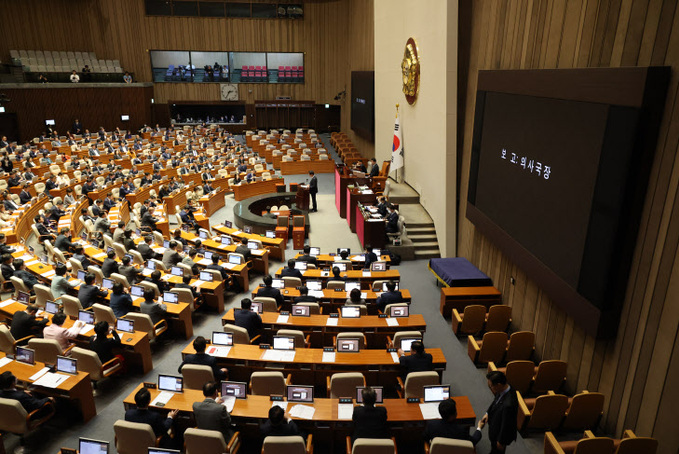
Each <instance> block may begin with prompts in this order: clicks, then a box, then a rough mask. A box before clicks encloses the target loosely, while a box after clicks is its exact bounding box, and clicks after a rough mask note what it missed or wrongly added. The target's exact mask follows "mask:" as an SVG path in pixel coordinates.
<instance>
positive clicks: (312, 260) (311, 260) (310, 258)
mask: <svg viewBox="0 0 679 454" xmlns="http://www.w3.org/2000/svg"><path fill="white" fill-rule="evenodd" d="M297 261H298V262H307V263H313V264H314V265H315V264H316V257H314V256H313V255H306V254H305V255H301V256H299V258H298V259H297Z"/></svg>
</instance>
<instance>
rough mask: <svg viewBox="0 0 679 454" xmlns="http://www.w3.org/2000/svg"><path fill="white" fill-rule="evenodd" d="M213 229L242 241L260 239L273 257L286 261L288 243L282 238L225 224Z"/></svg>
mask: <svg viewBox="0 0 679 454" xmlns="http://www.w3.org/2000/svg"><path fill="white" fill-rule="evenodd" d="M212 230H214V231H215V232H217V233H220V234H223V235H229V236H230V237H231V238H234V239H237V240H238V241H240V239H241V238H247V239H250V240H259V241H261V242H262V245H263V246H264V247H265V248H266V249H268V250H269V252H270V253H271V258H273V259H276V260H280V261H281V262H285V248H286V244H285V243H284V242H283V240H282V239H281V238H266V237H263V236H260V235H257V234H255V233H245V232H243V231H242V230H239V229H234V228H229V227H226V226H224V225H223V224H217V225H215V226H213V227H212Z"/></svg>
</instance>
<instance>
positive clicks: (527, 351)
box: [506, 331, 535, 361]
mask: <svg viewBox="0 0 679 454" xmlns="http://www.w3.org/2000/svg"><path fill="white" fill-rule="evenodd" d="M533 350H535V333H533V332H532V331H518V332H516V333H513V334H512V335H511V337H510V338H509V344H508V345H507V356H506V360H507V361H514V360H515V359H530V358H531V356H532V355H533Z"/></svg>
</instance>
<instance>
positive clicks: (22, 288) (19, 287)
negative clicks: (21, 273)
mask: <svg viewBox="0 0 679 454" xmlns="http://www.w3.org/2000/svg"><path fill="white" fill-rule="evenodd" d="M9 280H10V281H12V285H14V290H15V292H14V299H17V298H18V296H19V292H24V293H31V289H29V288H28V286H27V285H26V284H24V281H22V280H21V279H19V278H18V277H16V276H12V277H10V278H9ZM35 298H36V297H35V296H31V300H32V301H35Z"/></svg>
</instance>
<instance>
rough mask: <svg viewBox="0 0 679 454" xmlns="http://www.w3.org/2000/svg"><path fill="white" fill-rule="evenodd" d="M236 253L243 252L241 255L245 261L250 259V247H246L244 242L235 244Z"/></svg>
mask: <svg viewBox="0 0 679 454" xmlns="http://www.w3.org/2000/svg"><path fill="white" fill-rule="evenodd" d="M236 253H237V254H243V257H245V261H246V262H247V261H249V260H250V256H251V255H252V253H251V252H250V248H248V247H247V246H246V245H244V244H239V245H238V246H236Z"/></svg>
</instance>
